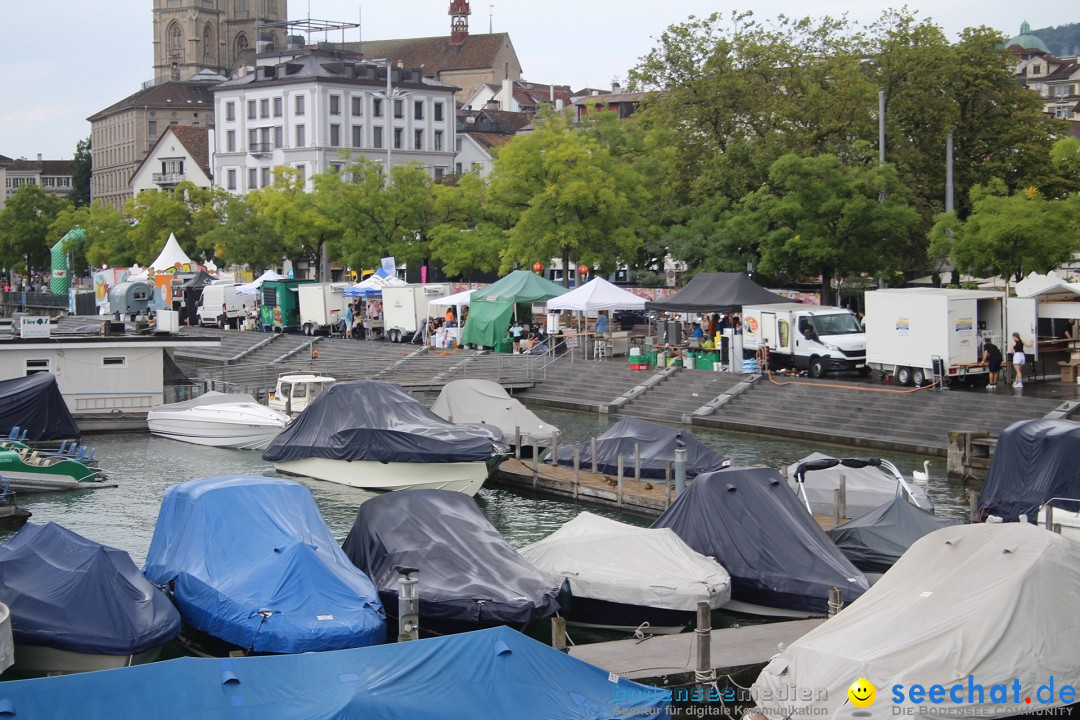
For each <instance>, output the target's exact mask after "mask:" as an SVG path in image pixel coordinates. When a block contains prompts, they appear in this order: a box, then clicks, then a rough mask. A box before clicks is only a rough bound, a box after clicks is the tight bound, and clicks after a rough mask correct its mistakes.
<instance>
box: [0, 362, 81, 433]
mask: <svg viewBox="0 0 1080 720" xmlns="http://www.w3.org/2000/svg"><path fill="white" fill-rule="evenodd" d="M13 427H18V428H20V429H22V430H28V432H27V435H26V439H27V440H70V439H71V438H77V437H79V428H78V426H77V425H76V424H75V420H74V419H73V418H72V417H71V411H70V410H68V406H67V403H66V402H64V396H63V395H61V394H60V386H59V385H57V384H56V376H55V375H53V374H52V373H47V372H41V373H35V374H33V375H27V376H26V377H17V378H12V379H11V380H0V437H7V436H8V433H10V432H11V428H13Z"/></svg>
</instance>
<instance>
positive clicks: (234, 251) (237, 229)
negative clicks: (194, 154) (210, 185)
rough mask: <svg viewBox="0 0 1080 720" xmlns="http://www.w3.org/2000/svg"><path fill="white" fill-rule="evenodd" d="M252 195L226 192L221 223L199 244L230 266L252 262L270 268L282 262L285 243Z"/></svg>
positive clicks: (200, 240)
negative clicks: (260, 210)
mask: <svg viewBox="0 0 1080 720" xmlns="http://www.w3.org/2000/svg"><path fill="white" fill-rule="evenodd" d="M257 192H260V191H258V190H256V191H253V193H252V194H251V195H233V194H232V193H226V196H225V197H222V198H220V201H219V203H218V210H219V212H220V213H221V218H222V221H221V224H219V225H218V226H217V227H215V228H214V229H212V230H210V231H209V232H208V233H206V234H205V235H203V236H202V237H201V238H200V239H199V245H200V246H201V247H204V248H207V249H208V251H212V252H213V255H214V257H216V258H220V259H221V261H222V262H223V263H225V264H226V265H231V264H237V265H244V264H247V265H250V266H251V267H253V268H266V267H271V266H275V265H277V264H278V263H279V262H281V257H282V253H283V246H282V242H281V238H280V237H279V236H278V235H276V234H275V232H274V228H273V223H272V222H271V221H270V219H269V218H268V217H265V216H262V215H260V214H259V213H258V211H257V209H256V207H255V203H254V202H252V201H253V200H254V193H257Z"/></svg>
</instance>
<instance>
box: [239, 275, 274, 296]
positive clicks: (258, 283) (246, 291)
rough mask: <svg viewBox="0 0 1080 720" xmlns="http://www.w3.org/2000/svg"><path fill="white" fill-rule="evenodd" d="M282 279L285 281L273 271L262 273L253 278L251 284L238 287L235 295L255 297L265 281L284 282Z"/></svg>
mask: <svg viewBox="0 0 1080 720" xmlns="http://www.w3.org/2000/svg"><path fill="white" fill-rule="evenodd" d="M284 279H285V276H284V275H279V274H277V273H276V272H274V271H273V270H267V271H266V272H264V273H263V274H262V275H260V276H259V277H257V278H255V279H254V280H252V281H251V282H249V283H244V284H243V285H240V286H238V287H237V288H236V294H237V295H257V294H258V292H259V288H261V287H262V284H263V283H264V282H265V281H267V280H284Z"/></svg>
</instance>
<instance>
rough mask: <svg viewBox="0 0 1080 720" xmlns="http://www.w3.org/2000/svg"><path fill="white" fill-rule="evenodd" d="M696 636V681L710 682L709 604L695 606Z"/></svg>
mask: <svg viewBox="0 0 1080 720" xmlns="http://www.w3.org/2000/svg"><path fill="white" fill-rule="evenodd" d="M694 634H695V635H697V638H696V639H697V668H696V669H697V672H696V675H697V677H696V678H695V679H696V680H711V679H712V678H713V677H715V676H714V675H713V666H712V608H711V607H710V606H709V603H707V602H705V601H701V602H699V603H698V604H697V627H695V628H694Z"/></svg>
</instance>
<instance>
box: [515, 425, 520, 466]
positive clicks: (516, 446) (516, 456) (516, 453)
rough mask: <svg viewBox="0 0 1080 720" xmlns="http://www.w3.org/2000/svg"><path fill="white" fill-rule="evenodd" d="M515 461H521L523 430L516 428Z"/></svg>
mask: <svg viewBox="0 0 1080 720" xmlns="http://www.w3.org/2000/svg"><path fill="white" fill-rule="evenodd" d="M514 459H515V460H520V459H521V428H520V427H518V426H517V425H515V426H514Z"/></svg>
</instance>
